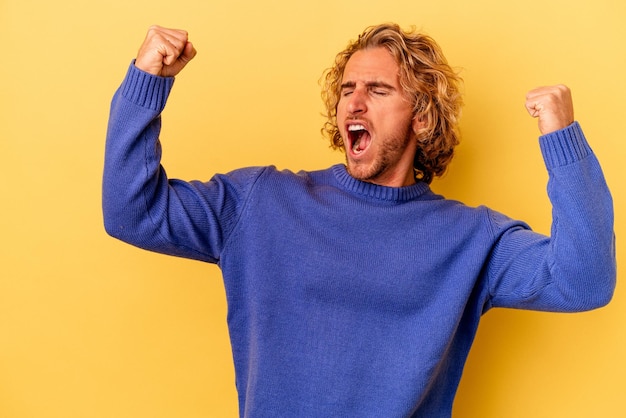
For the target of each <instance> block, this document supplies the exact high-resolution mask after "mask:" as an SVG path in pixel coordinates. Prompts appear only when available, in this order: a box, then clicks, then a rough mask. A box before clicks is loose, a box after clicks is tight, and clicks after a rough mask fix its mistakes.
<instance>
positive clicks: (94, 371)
mask: <svg viewBox="0 0 626 418" xmlns="http://www.w3.org/2000/svg"><path fill="white" fill-rule="evenodd" d="M625 18H626V5H625V3H624V2H623V1H622V0H595V1H581V0H557V1H555V0H540V1H538V0H529V1H513V2H506V1H502V0H473V1H467V2H464V1H460V0H456V1H435V0H428V1H426V0H411V1H408V0H403V1H398V0H387V1H380V2H377V1H370V2H362V1H355V0H342V1H338V0H318V1H315V2H307V1H294V0H270V1H255V0H233V1H230V2H217V1H208V0H189V1H178V2H176V1H174V2H172V1H163V0H149V1H148V0H138V1H133V0H131V1H129V0H106V1H78V0H57V1H43V0H39V1H36V0H1V1H0V40H1V41H0V42H1V45H2V46H1V47H0V57H1V61H0V83H1V84H0V86H1V92H0V176H1V182H0V199H2V201H1V211H2V212H1V214H2V216H0V231H2V232H1V238H2V239H1V243H0V246H1V248H0V275H1V276H0V417H7V418H27V417H28V418H51V417H63V418H74V417H81V418H83V417H85V418H90V417H94V418H95V417H97V418H100V417H116V418H117V417H129V418H130V417H134V418H137V417H151V418H155V417H234V416H236V411H237V405H236V393H235V390H234V377H233V376H234V375H233V369H232V364H231V357H230V347H229V342H228V334H227V329H226V325H225V315H226V307H225V302H224V292H223V288H222V284H221V279H220V274H219V270H218V269H217V268H216V267H215V266H212V265H206V264H203V263H199V262H194V261H189V260H183V259H176V258H170V257H166V256H161V255H156V254H151V253H147V252H144V251H142V250H138V249H135V248H133V247H130V246H128V245H126V244H123V243H121V242H117V241H115V240H114V239H112V238H109V237H108V236H107V235H106V234H105V232H104V229H103V226H102V220H101V212H100V178H101V171H102V162H103V148H104V137H105V130H106V122H107V117H108V106H109V103H110V99H111V96H112V94H113V92H114V90H115V89H116V88H117V86H118V85H119V83H120V82H121V80H122V77H123V76H124V74H125V71H126V68H127V65H128V64H129V63H130V60H131V59H132V58H133V57H134V54H135V52H136V51H137V49H138V47H139V45H140V43H141V42H142V40H143V38H144V35H145V32H146V29H147V28H148V26H149V25H151V24H153V23H158V24H161V25H165V26H171V27H179V28H185V29H187V30H188V31H189V32H190V34H191V39H192V40H193V42H194V43H195V45H196V47H197V49H198V51H199V53H198V56H197V58H196V59H195V60H194V61H193V62H192V64H190V66H189V67H188V68H187V69H186V70H185V71H184V72H183V73H182V74H181V75H180V76H179V78H178V79H177V81H176V85H175V88H174V91H173V93H172V96H171V100H170V102H169V104H168V107H167V109H166V111H165V112H164V131H163V134H162V139H163V147H164V152H165V161H164V164H165V165H166V167H167V169H168V172H169V174H170V176H171V177H182V178H185V179H192V178H200V179H206V178H208V177H209V176H210V175H211V174H212V173H214V172H223V171H226V170H230V169H232V168H236V167H240V166H247V165H262V164H276V165H278V166H279V167H281V168H291V169H296V170H297V169H301V168H304V169H315V168H323V167H326V166H328V165H330V164H333V163H336V162H341V161H343V157H342V155H341V154H339V153H337V152H332V151H330V150H329V149H328V147H327V143H326V141H325V140H324V139H322V137H321V134H320V133H319V129H320V127H321V124H322V122H323V119H322V117H321V116H320V113H321V111H322V102H321V100H320V97H319V86H318V79H319V77H320V75H321V73H322V71H323V69H325V68H326V67H328V66H329V65H330V64H331V62H332V60H333V58H334V55H335V53H337V52H338V51H339V50H340V49H342V48H343V47H344V46H345V45H346V43H347V41H348V40H349V39H352V38H354V37H355V36H356V35H357V34H358V33H360V32H361V31H362V29H364V28H365V27H366V26H368V25H371V24H376V23H380V22H383V21H396V22H398V23H400V24H401V25H402V26H404V27H408V26H409V25H415V26H417V27H418V28H421V29H422V30H424V31H425V32H427V33H428V34H430V35H432V36H433V37H434V38H435V39H437V40H438V42H439V43H440V44H441V46H442V47H443V49H444V52H445V53H446V55H447V57H448V59H449V61H450V62H451V64H452V65H454V66H456V67H461V68H463V72H462V75H463V77H464V79H465V92H466V94H465V101H466V107H465V111H464V117H463V121H462V129H463V135H464V137H463V143H462V145H461V146H460V147H459V148H458V154H457V157H456V159H455V161H454V162H453V164H452V166H451V169H450V170H449V172H448V174H447V175H446V176H445V178H444V179H442V180H437V181H436V182H435V183H434V186H433V187H434V189H435V190H436V191H438V192H440V193H443V194H445V195H446V196H448V197H451V198H457V199H461V200H463V201H465V202H466V203H468V204H470V205H476V204H481V203H484V204H487V205H489V206H490V207H492V208H494V209H496V210H499V211H502V212H504V213H507V214H508V215H510V216H513V217H516V218H521V219H524V220H526V221H528V222H529V223H530V224H531V225H532V226H533V227H534V228H535V229H536V230H538V231H541V232H545V233H547V232H548V231H549V224H550V206H549V202H548V200H547V198H546V196H545V182H546V174H545V170H544V168H543V163H542V161H541V157H540V154H539V149H538V146H537V141H536V137H537V127H536V123H535V121H534V120H532V119H531V118H529V117H528V116H527V115H526V113H525V110H524V107H523V103H524V95H525V93H526V91H527V90H529V89H531V88H533V87H535V86H538V85H544V84H554V83H565V84H567V85H569V86H570V87H571V88H572V91H573V96H574V101H575V106H576V114H577V119H578V120H579V121H580V122H581V124H582V125H583V128H584V130H585V132H586V134H587V137H588V138H589V140H590V142H591V144H592V147H593V148H594V150H595V151H596V153H597V155H598V157H599V159H600V161H601V162H602V164H603V167H604V170H605V174H606V177H607V180H608V182H609V185H610V187H611V189H612V191H613V195H614V202H615V211H616V233H617V236H618V260H619V259H622V260H623V259H624V247H623V246H621V245H620V244H621V240H620V238H621V237H623V236H624V235H626V225H625V224H624V217H623V216H622V215H623V213H624V209H625V208H626V202H625V201H624V199H625V197H626V190H625V187H626V186H625V184H624V173H625V172H626V169H625V167H624V164H625V160H626V158H625V157H626V144H625V141H624V134H623V132H624V127H623V126H622V123H623V122H624V120H625V116H624V115H625V113H626V112H625V109H624V98H625V97H626V81H625V77H624V71H625V69H626V53H625V47H624V45H625V43H626V25H624V20H625ZM625 318H626V300H625V294H624V287H623V286H620V285H618V289H617V292H616V295H615V297H614V300H613V302H612V303H611V304H610V305H609V306H608V307H606V308H604V309H601V310H598V311H593V312H589V313H582V314H571V315H570V314H567V315H566V314H546V313H536V312H519V311H508V310H497V311H491V312H490V313H488V314H487V315H486V316H485V317H484V319H483V322H482V325H481V328H480V329H479V333H478V336H477V340H476V343H475V345H474V347H473V350H472V352H471V354H470V358H469V361H468V364H467V367H466V369H465V374H464V377H463V380H462V382H461V386H460V388H459V393H458V397H457V401H456V404H455V409H454V416H455V417H480V418H489V417H494V418H495V417H624V416H626V398H625V395H626V392H625V389H624V381H625V378H626V355H625V353H626V338H625V334H626V321H625V320H624V319H625ZM389 396H393V393H390V394H389Z"/></svg>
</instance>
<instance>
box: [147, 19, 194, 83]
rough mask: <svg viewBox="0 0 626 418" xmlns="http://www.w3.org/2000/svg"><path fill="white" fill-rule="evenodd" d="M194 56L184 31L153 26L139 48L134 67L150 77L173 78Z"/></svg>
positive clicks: (192, 48)
mask: <svg viewBox="0 0 626 418" xmlns="http://www.w3.org/2000/svg"><path fill="white" fill-rule="evenodd" d="M195 56H196V49H195V48H194V47H193V45H192V44H191V42H189V39H188V35H187V32H186V31H184V30H178V29H167V28H162V27H160V26H156V25H155V26H151V27H150V29H149V30H148V34H147V35H146V39H145V40H144V41H143V44H142V45H141V48H139V52H138V53H137V58H136V59H135V66H136V67H137V68H139V69H140V70H143V71H145V72H147V73H150V74H152V75H158V76H161V77H174V76H175V75H177V74H178V73H179V72H180V71H181V70H182V69H183V68H184V67H185V65H187V63H188V62H189V61H191V59H192V58H193V57H195Z"/></svg>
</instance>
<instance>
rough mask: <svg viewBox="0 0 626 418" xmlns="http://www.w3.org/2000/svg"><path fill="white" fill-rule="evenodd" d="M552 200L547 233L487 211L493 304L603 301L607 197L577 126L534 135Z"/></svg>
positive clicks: (612, 272) (607, 279)
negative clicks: (492, 240)
mask: <svg viewBox="0 0 626 418" xmlns="http://www.w3.org/2000/svg"><path fill="white" fill-rule="evenodd" d="M539 141H540V146H541V151H542V154H543V157H544V161H545V164H546V167H547V169H548V174H549V180H548V196H549V198H550V201H551V203H552V227H551V233H550V237H545V236H543V235H540V234H536V233H534V232H532V231H530V230H529V229H528V228H527V227H525V226H524V225H522V224H520V223H515V222H511V221H510V220H508V219H506V218H505V217H503V216H502V215H499V214H496V213H491V221H492V225H493V227H494V232H495V233H496V235H497V237H498V239H497V243H496V245H495V247H494V249H493V252H492V256H491V258H490V260H489V262H488V267H487V272H488V283H489V293H490V301H489V303H488V306H487V307H486V308H487V309H488V308H489V307H492V306H499V307H509V308H520V309H533V310H542V311H557V312H577V311H585V310H590V309H594V308H598V307H601V306H604V305H606V304H607V303H608V302H609V301H610V299H611V298H612V295H613V291H614V289H615V281H616V259H615V235H614V231H613V201H612V198H611V194H610V192H609V189H608V187H607V185H606V182H605V179H604V176H603V174H602V170H601V168H600V165H599V163H598V161H597V159H596V157H595V155H594V154H593V152H592V150H591V148H590V147H589V144H588V143H587V140H586V139H585V136H584V134H583V131H582V130H581V128H580V125H579V124H578V123H577V122H574V123H573V124H572V125H570V126H569V127H567V128H565V129H562V130H560V131H556V132H553V133H551V134H548V135H544V136H541V137H540V138H539Z"/></svg>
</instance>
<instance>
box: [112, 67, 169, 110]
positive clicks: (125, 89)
mask: <svg viewBox="0 0 626 418" xmlns="http://www.w3.org/2000/svg"><path fill="white" fill-rule="evenodd" d="M173 85H174V77H159V76H155V75H152V74H149V73H147V72H145V71H142V70H140V69H139V68H137V67H135V60H133V61H132V63H131V64H130V66H129V68H128V72H127V73H126V77H125V78H124V81H123V82H122V85H121V87H120V89H121V92H122V96H124V98H126V99H127V100H129V101H130V102H132V103H134V104H136V105H138V106H141V107H146V108H148V109H151V110H155V111H157V112H161V111H162V110H163V108H164V107H165V102H166V101H167V97H168V96H169V94H170V91H171V90H172V86H173Z"/></svg>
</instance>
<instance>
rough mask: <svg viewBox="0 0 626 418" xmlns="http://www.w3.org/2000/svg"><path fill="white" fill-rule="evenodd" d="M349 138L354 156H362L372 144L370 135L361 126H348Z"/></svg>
mask: <svg viewBox="0 0 626 418" xmlns="http://www.w3.org/2000/svg"><path fill="white" fill-rule="evenodd" d="M348 138H349V140H350V149H351V150H352V152H353V153H354V154H360V153H362V152H363V151H365V149H366V148H367V147H368V146H369V144H370V142H371V136H370V133H369V132H368V131H367V129H365V126H363V125H361V124H354V125H349V126H348Z"/></svg>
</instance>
